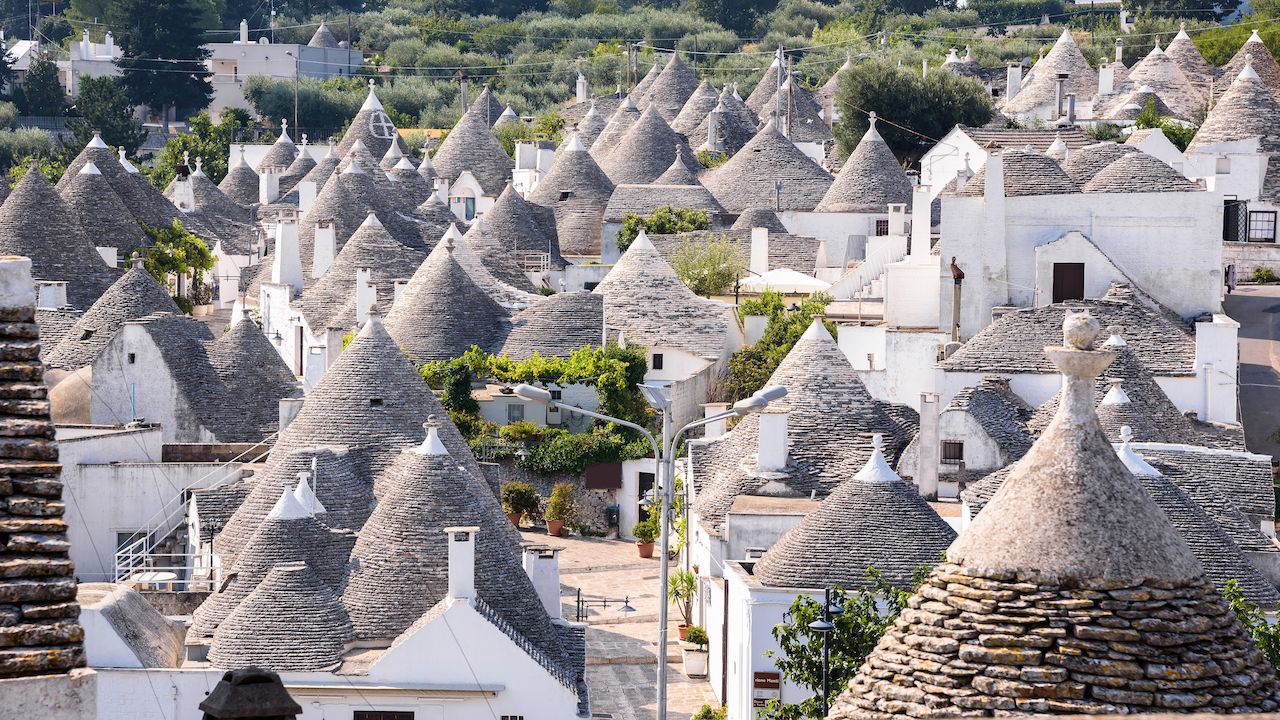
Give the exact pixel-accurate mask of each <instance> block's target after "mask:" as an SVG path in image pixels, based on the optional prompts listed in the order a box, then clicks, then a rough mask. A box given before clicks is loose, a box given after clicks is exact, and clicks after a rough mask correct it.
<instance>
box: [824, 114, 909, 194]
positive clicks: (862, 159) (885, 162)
mask: <svg viewBox="0 0 1280 720" xmlns="http://www.w3.org/2000/svg"><path fill="white" fill-rule="evenodd" d="M889 203H906V204H908V205H910V204H911V181H910V180H908V179H907V173H906V172H905V171H904V170H903V169H902V166H901V165H899V164H898V159H897V158H896V157H894V156H893V151H892V150H890V149H889V146H888V145H887V144H886V143H885V141H884V138H882V137H880V133H879V132H878V131H877V130H876V118H875V114H874V113H872V115H871V125H870V127H868V128H867V131H866V132H865V133H863V135H862V139H861V140H859V141H858V146H857V147H855V148H854V149H853V152H851V153H849V159H848V160H845V162H844V166H843V167H841V168H840V172H839V174H837V175H836V180H835V182H834V183H832V184H831V188H830V189H828V190H827V194H826V195H825V196H823V198H822V202H820V203H818V207H817V208H815V209H816V210H817V211H818V212H877V213H882V212H888V210H887V206H888V205H889Z"/></svg>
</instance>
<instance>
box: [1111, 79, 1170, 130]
mask: <svg viewBox="0 0 1280 720" xmlns="http://www.w3.org/2000/svg"><path fill="white" fill-rule="evenodd" d="M1149 103H1150V104H1152V106H1153V107H1154V109H1155V112H1156V114H1157V115H1159V116H1160V117H1182V115H1180V114H1179V113H1177V112H1175V111H1174V110H1173V108H1171V107H1169V104H1168V103H1166V102H1165V101H1164V98H1162V97H1160V96H1159V95H1158V94H1156V91H1155V90H1153V89H1152V88H1151V86H1150V85H1143V86H1141V87H1139V88H1138V89H1136V90H1134V91H1133V92H1130V93H1127V94H1125V95H1121V96H1117V99H1116V102H1115V103H1114V104H1111V106H1110V107H1109V108H1105V109H1104V108H1099V111H1100V112H1102V113H1103V117H1105V118H1107V119H1108V120H1128V121H1130V122H1136V121H1137V119H1138V118H1139V117H1141V116H1142V113H1143V112H1145V111H1146V108H1147V105H1148V104H1149Z"/></svg>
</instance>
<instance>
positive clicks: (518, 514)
mask: <svg viewBox="0 0 1280 720" xmlns="http://www.w3.org/2000/svg"><path fill="white" fill-rule="evenodd" d="M538 503H539V498H538V491H537V490H534V489H533V486H532V485H530V484H529V483H524V482H509V483H507V484H506V485H503V486H502V512H504V513H506V514H507V519H508V520H510V521H511V524H512V525H515V526H516V527H520V520H521V519H523V518H524V516H525V514H526V513H535V512H537V511H538Z"/></svg>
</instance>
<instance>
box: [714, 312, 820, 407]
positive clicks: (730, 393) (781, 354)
mask: <svg viewBox="0 0 1280 720" xmlns="http://www.w3.org/2000/svg"><path fill="white" fill-rule="evenodd" d="M831 300H832V298H831V296H830V295H827V294H826V293H814V294H813V295H810V296H809V297H807V298H805V299H804V300H801V301H800V302H799V303H795V304H793V305H790V306H788V305H787V302H786V297H785V296H784V295H783V294H782V293H779V292H775V291H773V290H766V291H764V292H763V293H761V294H760V297H759V298H754V299H751V300H745V301H743V302H742V303H741V304H739V306H738V315H739V316H741V317H747V316H748V315H761V316H764V317H767V318H768V319H769V320H768V324H766V325H765V330H764V335H762V336H761V337H760V339H759V340H757V341H756V342H755V343H754V344H752V345H748V346H747V347H745V348H743V349H741V350H739V351H738V352H736V353H734V354H733V355H731V356H729V374H728V375H727V376H726V377H725V379H724V380H723V381H722V383H723V384H722V388H721V389H722V392H723V393H724V394H725V396H726V397H724V398H722V399H723V400H727V401H729V402H736V401H738V400H741V399H742V398H745V397H747V396H748V395H750V394H752V393H754V392H755V391H757V390H759V389H760V388H762V387H764V385H765V383H766V382H768V381H769V377H770V376H771V375H773V371H774V370H777V369H778V364H779V363H781V362H782V359H783V358H785V357H786V356H787V353H789V352H791V348H792V347H794V346H795V344H796V342H797V341H799V340H800V336H801V335H803V334H804V331H805V330H808V329H809V325H810V323H812V322H813V316H814V315H823V314H825V313H826V309H827V305H828V304H830V303H831ZM823 324H824V325H825V326H826V328H827V331H828V332H830V333H831V336H832V337H835V334H836V325H835V323H833V322H827V321H823Z"/></svg>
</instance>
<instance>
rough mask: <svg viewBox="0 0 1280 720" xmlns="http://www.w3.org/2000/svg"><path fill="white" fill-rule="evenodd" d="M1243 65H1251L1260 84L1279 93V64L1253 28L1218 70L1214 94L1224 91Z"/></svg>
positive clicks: (1242, 68)
mask: <svg viewBox="0 0 1280 720" xmlns="http://www.w3.org/2000/svg"><path fill="white" fill-rule="evenodd" d="M1245 65H1252V66H1253V71H1254V72H1255V73H1257V74H1258V78H1259V79H1260V80H1261V82H1262V86H1263V87H1265V88H1266V89H1267V90H1268V91H1269V92H1270V93H1271V94H1272V95H1275V94H1276V93H1280V64H1277V63H1276V59H1275V57H1274V56H1272V55H1271V51H1270V50H1268V49H1267V45H1266V43H1264V42H1262V38H1261V37H1259V36H1258V31H1257V30H1254V31H1253V34H1252V35H1250V36H1249V39H1248V40H1246V41H1245V43H1244V45H1241V46H1240V49H1239V50H1237V51H1236V54H1235V55H1232V56H1231V59H1230V60H1229V61H1227V64H1226V65H1223V66H1222V67H1221V68H1220V69H1219V70H1218V82H1217V84H1215V85H1214V94H1215V95H1216V94H1219V93H1222V92H1224V91H1225V90H1226V89H1227V88H1228V87H1229V85H1228V83H1230V82H1231V81H1232V79H1233V78H1235V77H1237V76H1238V75H1239V74H1240V72H1241V71H1242V70H1244V67H1245Z"/></svg>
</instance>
